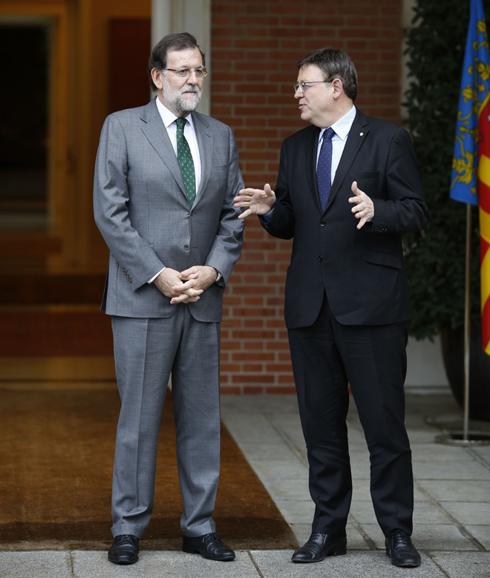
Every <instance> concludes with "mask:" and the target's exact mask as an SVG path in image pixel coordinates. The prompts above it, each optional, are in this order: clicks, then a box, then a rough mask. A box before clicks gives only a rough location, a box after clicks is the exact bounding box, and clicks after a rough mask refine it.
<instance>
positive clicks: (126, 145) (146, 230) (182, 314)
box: [94, 33, 243, 564]
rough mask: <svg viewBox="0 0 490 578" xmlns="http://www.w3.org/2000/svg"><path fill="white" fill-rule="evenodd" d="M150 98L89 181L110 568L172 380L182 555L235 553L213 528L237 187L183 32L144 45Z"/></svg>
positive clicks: (107, 131) (135, 543)
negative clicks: (113, 420) (205, 110)
mask: <svg viewBox="0 0 490 578" xmlns="http://www.w3.org/2000/svg"><path fill="white" fill-rule="evenodd" d="M149 72H150V76H151V80H152V83H153V87H154V88H155V89H156V91H157V96H156V98H154V99H152V100H151V102H149V103H148V104H146V105H145V106H141V107H139V108H132V109H129V110H123V111H119V112H116V113H113V114H111V115H109V117H108V118H107V119H106V121H105V123H104V126H103V128H102V133H101V137H100V144H99V150H98V154H97V162H96V166H95V178H94V214H95V220H96V223H97V225H98V227H99V229H100V231H101V233H102V235H103V237H104V239H105V241H106V243H107V246H108V247H109V250H110V258H109V273H108V277H107V286H106V291H105V296H104V303H103V309H104V311H105V312H106V313H107V314H108V315H111V316H112V329H113V336H114V357H115V362H116V376H117V384H118V389H119V394H120V397H121V411H120V415H119V422H118V429H117V437H116V455H115V460H114V475H113V485H112V521H113V523H112V533H113V536H114V540H113V543H112V546H111V548H110V550H109V560H110V561H111V562H113V563H115V564H133V563H134V562H136V561H137V560H138V549H139V538H140V537H141V536H142V534H143V532H144V530H145V528H146V527H147V525H148V523H149V521H150V517H151V513H152V507H153V495H154V485H155V468H156V457H157V441H158V434H159V430H160V419H161V414H162V409H163V405H164V401H165V394H166V391H167V384H168V382H169V377H170V376H172V393H173V402H174V413H175V421H176V428H177V458H178V468H179V478H180V488H181V493H182V501H183V513H182V516H181V520H180V527H181V531H182V534H183V544H182V548H183V550H184V551H185V552H189V553H199V554H201V555H202V556H203V557H205V558H208V559H211V560H218V561H230V560H233V559H234V558H235V553H234V552H233V550H231V549H230V548H228V547H227V546H226V545H225V544H223V542H221V540H220V538H219V537H218V536H217V534H216V533H215V522H214V520H213V511H214V506H215V500H216V491H217V486H218V479H219V469H220V412H219V389H220V384H219V355H220V345H219V331H220V320H221V307H222V301H223V292H224V288H225V283H226V282H227V281H228V279H229V277H230V274H231V271H232V269H233V266H234V264H235V263H236V261H237V260H238V258H239V256H240V250H241V244H242V229H243V223H242V222H241V221H240V220H239V219H238V211H237V209H235V208H234V207H233V199H234V197H235V195H236V194H237V193H238V191H239V190H240V189H241V187H242V186H243V183H242V178H241V174H240V169H239V165H238V154H237V150H236V146H235V141H234V138H233V135H232V132H231V129H230V128H229V127H228V126H226V125H224V124H223V123H221V122H219V121H217V120H215V119H213V118H211V117H209V116H205V115H203V114H200V113H198V112H196V110H195V109H196V107H197V105H198V104H199V100H200V97H201V93H202V88H203V84H204V79H205V77H206V74H207V73H206V68H205V62H204V54H203V53H202V52H201V50H200V48H199V46H198V45H197V42H196V39H195V38H194V37H193V36H192V35H190V34H188V33H179V34H169V35H167V36H165V37H164V38H162V40H160V42H158V43H157V44H156V46H155V47H154V49H153V51H152V54H151V57H150V65H149Z"/></svg>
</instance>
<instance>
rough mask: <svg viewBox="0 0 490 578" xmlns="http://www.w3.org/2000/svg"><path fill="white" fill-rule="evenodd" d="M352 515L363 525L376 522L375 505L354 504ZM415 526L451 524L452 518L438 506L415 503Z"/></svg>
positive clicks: (429, 503)
mask: <svg viewBox="0 0 490 578" xmlns="http://www.w3.org/2000/svg"><path fill="white" fill-rule="evenodd" d="M351 513H352V514H353V516H354V517H355V518H356V520H357V521H358V522H360V523H361V524H369V523H374V522H376V516H375V514H374V508H373V504H372V503H371V502H368V501H362V502H357V501H356V502H352V506H351ZM413 519H414V526H417V525H418V524H451V523H453V521H452V520H451V518H450V516H448V514H447V513H446V512H445V511H444V510H443V509H442V508H440V507H439V506H438V505H437V504H433V503H431V502H415V506H414V513H413Z"/></svg>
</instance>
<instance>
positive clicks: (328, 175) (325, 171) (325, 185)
mask: <svg viewBox="0 0 490 578" xmlns="http://www.w3.org/2000/svg"><path fill="white" fill-rule="evenodd" d="M334 135H335V131H334V130H333V128H330V127H329V128H327V130H326V131H324V132H323V140H322V148H321V149H320V155H319V156H318V164H317V167H316V179H317V184H318V192H319V193H320V205H321V207H322V211H324V210H325V207H326V206H327V203H328V196H329V195H330V189H331V187H332V138H333V136H334Z"/></svg>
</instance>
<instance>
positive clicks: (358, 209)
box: [349, 181, 374, 229]
mask: <svg viewBox="0 0 490 578" xmlns="http://www.w3.org/2000/svg"><path fill="white" fill-rule="evenodd" d="M351 190H352V192H353V193H354V196H353V197H349V203H353V204H354V206H353V207H352V212H353V213H354V216H355V218H356V219H360V220H359V223H357V228H358V229H362V227H364V225H365V224H366V223H368V222H369V221H372V220H373V217H374V204H373V201H372V200H371V197H368V195H366V193H365V192H364V191H361V189H360V188H359V187H358V186H357V181H353V183H352V186H351Z"/></svg>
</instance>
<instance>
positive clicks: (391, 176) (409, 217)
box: [370, 129, 428, 233]
mask: <svg viewBox="0 0 490 578" xmlns="http://www.w3.org/2000/svg"><path fill="white" fill-rule="evenodd" d="M386 190H387V198H386V199H373V202H374V218H373V221H372V225H371V227H370V230H371V231H372V232H374V233H408V232H416V231H420V230H421V229H423V228H424V226H425V225H426V224H427V221H428V211H427V206H426V204H425V201H424V199H423V193H422V183H421V181H420V176H419V171H418V168H417V161H416V159H415V152H414V150H413V146H412V142H411V140H410V137H409V135H408V133H407V131H406V130H404V129H399V130H398V131H397V132H396V133H395V135H394V137H393V139H392V141H391V145H390V150H389V154H388V159H387V166H386Z"/></svg>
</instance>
